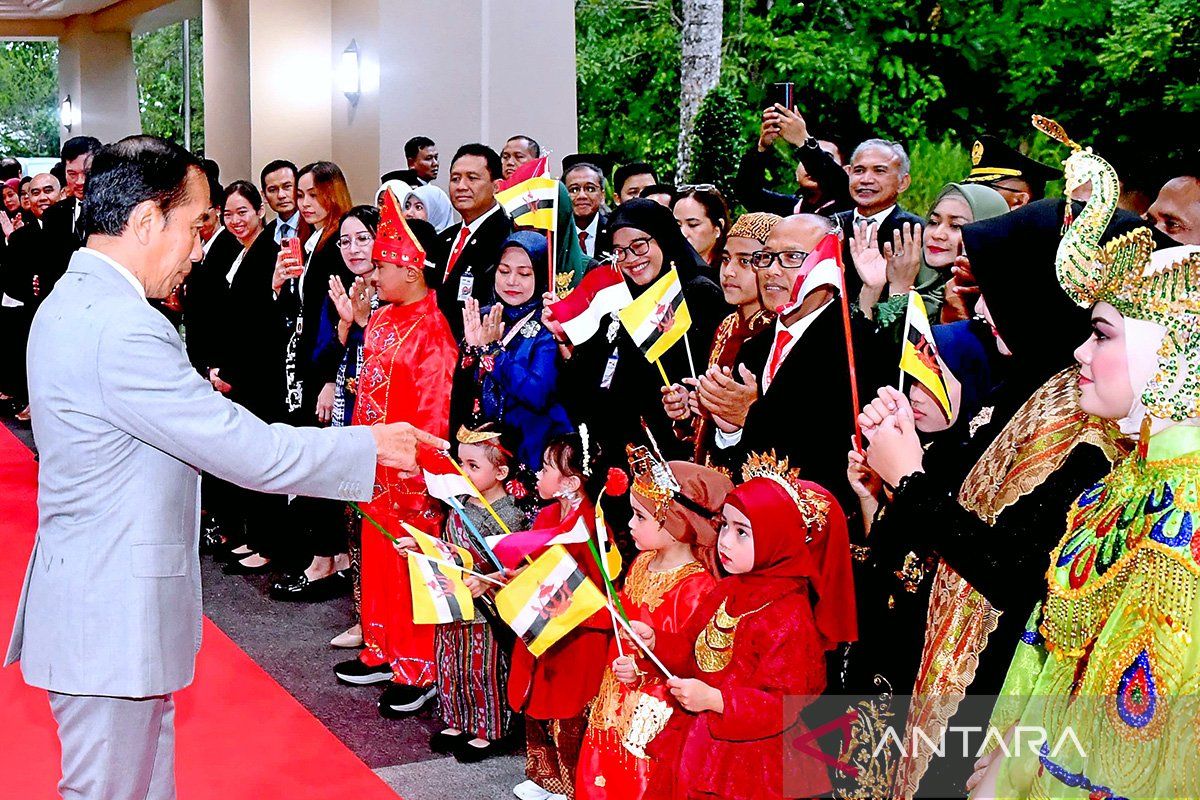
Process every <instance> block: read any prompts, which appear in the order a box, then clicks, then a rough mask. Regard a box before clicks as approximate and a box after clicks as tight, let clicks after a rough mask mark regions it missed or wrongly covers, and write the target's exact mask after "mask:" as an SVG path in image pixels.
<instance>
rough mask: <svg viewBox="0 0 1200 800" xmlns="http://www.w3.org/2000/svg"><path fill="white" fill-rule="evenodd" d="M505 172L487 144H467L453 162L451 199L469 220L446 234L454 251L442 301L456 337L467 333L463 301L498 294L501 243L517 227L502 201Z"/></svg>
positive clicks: (441, 292) (439, 293)
mask: <svg viewBox="0 0 1200 800" xmlns="http://www.w3.org/2000/svg"><path fill="white" fill-rule="evenodd" d="M501 172H502V167H501V166H500V156H499V155H498V154H497V153H496V151H495V150H493V149H492V148H490V147H488V146H487V145H486V144H478V143H476V144H464V145H463V146H462V147H460V148H458V152H457V153H455V154H454V159H453V160H452V161H451V162H450V203H451V205H453V206H454V210H455V211H457V212H458V213H459V214H460V215H461V216H462V219H463V221H462V222H461V223H459V224H458V225H454V226H451V227H449V228H447V229H446V230H445V231H444V232H443V233H442V240H443V241H444V242H445V243H446V244H447V245H449V253H450V255H449V257H448V258H447V260H446V266H445V269H444V270H443V271H442V281H441V285H439V286H438V287H437V301H438V307H439V308H440V309H441V310H442V313H443V314H444V315H445V316H446V321H447V322H449V323H450V330H451V331H453V333H454V338H455V339H461V338H462V333H463V321H462V307H463V302H464V301H465V300H466V299H467V298H468V297H474V298H475V299H476V300H479V301H480V302H481V303H487V302H489V301H490V300H491V299H492V289H493V286H494V285H495V280H496V276H495V269H496V262H497V261H499V260H500V245H502V244H503V243H504V240H505V239H507V238H508V235H509V234H510V233H512V230H513V225H512V220H511V219H509V218H508V215H507V214H505V213H504V209H503V208H501V207H500V204H499V203H498V202H496V191H497V186H498V184H499V183H500V180H501Z"/></svg>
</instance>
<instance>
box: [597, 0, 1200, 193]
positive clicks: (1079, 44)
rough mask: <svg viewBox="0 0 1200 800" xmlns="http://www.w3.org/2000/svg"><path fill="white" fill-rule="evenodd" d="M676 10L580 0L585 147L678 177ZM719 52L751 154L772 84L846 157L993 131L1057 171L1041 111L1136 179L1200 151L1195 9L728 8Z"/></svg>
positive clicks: (761, 3) (778, 3)
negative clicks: (791, 91) (1034, 119)
mask: <svg viewBox="0 0 1200 800" xmlns="http://www.w3.org/2000/svg"><path fill="white" fill-rule="evenodd" d="M679 2H680V0H675V3H674V8H673V7H672V3H671V2H670V0H576V9H577V17H576V20H577V22H576V40H577V47H578V54H579V110H580V148H581V149H583V150H585V151H586V150H593V149H596V150H602V151H607V152H610V153H612V154H613V155H614V156H615V158H616V160H617V161H618V162H620V161H627V160H633V159H636V158H641V157H642V156H645V155H648V156H649V157H650V160H651V161H654V162H655V163H656V165H658V166H662V167H669V165H670V163H671V161H672V153H673V152H674V149H675V143H676V139H677V137H678V130H679V128H678V99H679V42H678V39H679V29H678V24H677V15H678V7H679ZM723 51H724V52H723V72H722V78H721V85H722V87H724V88H725V89H727V90H728V91H729V92H730V94H731V96H732V98H733V105H735V106H736V107H739V108H740V119H741V125H740V128H741V139H740V142H739V147H741V148H744V147H748V146H749V145H750V143H751V142H752V141H753V139H754V137H755V136H756V135H757V130H758V122H759V114H760V112H761V109H762V108H763V106H764V105H765V98H766V89H765V87H766V86H767V85H768V84H770V83H773V82H776V81H782V80H791V81H794V82H795V83H796V99H797V104H798V105H799V107H800V109H801V111H802V113H804V115H805V117H806V119H807V120H808V122H809V124H810V129H811V130H812V132H813V134H814V135H817V136H821V137H831V136H832V137H836V138H838V139H840V141H841V143H842V144H843V149H844V150H847V151H848V150H849V149H851V146H852V144H853V143H854V142H856V141H861V140H862V139H864V138H867V137H868V136H883V137H889V138H895V139H899V140H900V141H903V142H904V143H905V144H906V145H908V146H909V147H910V149H911V150H913V151H920V152H924V151H926V150H928V151H929V152H930V153H933V152H935V151H936V150H937V148H939V147H941V144H931V143H941V142H943V140H949V141H952V142H955V143H957V144H959V145H961V146H963V147H969V146H970V144H971V142H972V140H973V139H974V138H975V137H976V136H977V135H978V134H979V133H982V132H985V131H986V132H989V133H993V134H995V135H997V136H1000V137H1002V138H1005V139H1006V140H1008V141H1010V142H1012V143H1014V144H1020V145H1023V146H1026V147H1029V148H1030V152H1031V155H1033V156H1034V157H1039V158H1041V159H1042V160H1045V161H1049V162H1054V161H1059V160H1061V159H1062V158H1063V157H1064V156H1065V151H1064V149H1063V148H1062V147H1060V146H1058V145H1055V144H1054V143H1053V142H1051V141H1049V140H1048V139H1046V138H1045V137H1042V136H1040V135H1038V134H1036V133H1035V132H1034V131H1033V129H1032V127H1031V126H1030V124H1029V117H1030V115H1031V114H1033V113H1040V114H1044V115H1046V116H1050V117H1054V118H1055V119H1058V120H1059V121H1060V122H1062V123H1063V125H1064V126H1066V128H1067V130H1068V132H1070V134H1071V135H1072V137H1073V138H1075V139H1076V140H1077V141H1081V142H1084V143H1086V144H1090V145H1092V146H1094V147H1095V149H1096V150H1097V151H1098V152H1102V153H1104V154H1105V155H1106V156H1109V157H1111V158H1112V159H1113V160H1114V161H1115V162H1116V163H1117V167H1118V169H1119V170H1121V172H1122V176H1123V177H1128V178H1133V179H1135V180H1136V178H1137V175H1138V173H1139V172H1140V173H1143V174H1147V175H1148V174H1152V173H1153V172H1154V166H1155V165H1154V163H1153V159H1152V156H1158V157H1162V158H1167V157H1177V156H1178V155H1180V154H1181V153H1184V152H1191V151H1194V150H1195V148H1196V144H1195V130H1196V118H1195V113H1196V112H1197V111H1198V110H1200V84H1198V83H1197V81H1196V76H1197V75H1200V3H1197V2H1195V0H1095V2H1089V3H1080V2H1078V0H992V2H987V3H978V2H971V1H970V0H920V1H919V2H911V0H807V2H801V0H726V6H725V36H724V42H723ZM787 156H788V154H787V152H786V151H785V152H784V157H785V160H786V158H787ZM960 163H961V160H960ZM917 164H918V166H917V168H916V169H917V172H916V173H915V174H914V180H915V181H916V182H917V184H918V185H920V186H923V185H925V183H926V182H927V183H928V184H929V185H931V186H932V185H933V184H934V183H935V182H938V181H941V179H942V178H943V177H946V175H944V174H941V173H939V174H938V175H937V176H930V177H929V178H928V180H927V179H926V177H925V176H923V175H922V174H921V170H924V169H927V168H932V164H933V161H932V160H926V159H920V160H917ZM668 171H669V170H668ZM950 177H962V174H958V175H953V176H950ZM938 185H939V186H940V183H939V184H938ZM915 196H916V195H915V194H914V195H913V197H915ZM906 205H908V206H910V207H914V208H916V207H917V204H916V202H915V201H914V199H912V198H908V199H906Z"/></svg>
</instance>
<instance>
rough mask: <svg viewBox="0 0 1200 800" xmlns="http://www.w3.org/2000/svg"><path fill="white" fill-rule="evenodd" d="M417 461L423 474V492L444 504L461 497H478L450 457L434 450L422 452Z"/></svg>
mask: <svg viewBox="0 0 1200 800" xmlns="http://www.w3.org/2000/svg"><path fill="white" fill-rule="evenodd" d="M417 461H418V462H419V463H420V465H421V471H422V472H424V473H425V491H427V492H429V496H430V497H436V498H437V499H438V500H441V501H443V502H446V503H450V502H451V500H453V499H454V498H457V497H461V496H462V495H464V494H465V495H470V496H471V497H479V490H478V489H476V488H475V485H474V484H473V483H471V481H470V480H468V479H467V477H466V476H465V475H463V474H462V472H461V471H460V470H459V469H458V468H457V467H456V466H455V465H454V462H453V461H452V460H451V459H450V456H448V455H446V454H445V453H440V452H437V451H435V450H422V451H421V452H420V453H419V454H418V456H417Z"/></svg>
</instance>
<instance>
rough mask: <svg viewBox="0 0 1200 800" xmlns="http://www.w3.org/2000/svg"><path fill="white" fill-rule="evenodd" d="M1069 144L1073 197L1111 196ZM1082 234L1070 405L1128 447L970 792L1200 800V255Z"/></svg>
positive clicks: (1085, 518)
mask: <svg viewBox="0 0 1200 800" xmlns="http://www.w3.org/2000/svg"><path fill="white" fill-rule="evenodd" d="M1062 140H1063V141H1065V142H1066V143H1068V144H1071V145H1072V147H1073V148H1074V149H1075V153H1074V155H1072V156H1071V158H1070V159H1068V161H1067V186H1068V190H1070V189H1072V188H1073V186H1078V185H1082V184H1083V183H1085V182H1088V181H1095V182H1100V181H1109V182H1111V181H1115V178H1116V176H1115V173H1112V167H1110V166H1109V165H1108V164H1107V163H1105V162H1104V161H1103V160H1102V159H1100V158H1099V157H1097V156H1095V155H1093V154H1091V153H1088V152H1086V151H1083V150H1080V149H1079V148H1078V146H1077V145H1074V143H1072V142H1070V141H1069V140H1067V139H1066V138H1065V136H1063V137H1062ZM1108 213H1109V214H1111V210H1110V211H1109V212H1108ZM1080 221H1082V217H1081V219H1080V220H1076V223H1077V224H1078V223H1079V222H1080ZM1075 227H1076V226H1072V228H1069V229H1068V232H1067V234H1066V236H1064V239H1063V243H1062V246H1061V247H1060V249H1059V256H1058V259H1057V268H1058V274H1059V280H1060V282H1061V283H1062V285H1063V288H1064V289H1065V290H1066V291H1067V293H1068V294H1069V295H1071V296H1072V298H1073V299H1074V300H1075V301H1076V302H1077V303H1079V304H1080V305H1081V306H1091V308H1092V323H1093V335H1092V336H1091V338H1089V339H1088V341H1087V342H1085V343H1084V344H1083V345H1081V346H1080V348H1079V349H1078V350H1077V351H1076V358H1077V360H1078V361H1079V363H1080V365H1081V370H1080V375H1081V377H1080V406H1081V407H1082V408H1083V409H1084V410H1085V411H1087V412H1088V413H1091V414H1095V415H1097V416H1101V417H1106V418H1109V419H1117V420H1119V425H1120V427H1121V429H1122V431H1123V432H1124V433H1125V434H1127V435H1130V436H1133V437H1135V438H1136V439H1137V448H1136V450H1135V452H1134V453H1132V454H1131V455H1130V456H1128V457H1127V458H1125V459H1124V460H1123V461H1121V462H1120V463H1118V464H1117V466H1115V467H1114V469H1113V471H1112V472H1111V473H1110V474H1109V475H1108V476H1107V477H1106V478H1104V479H1103V480H1102V481H1100V482H1099V483H1097V484H1096V485H1095V486H1093V487H1091V488H1090V489H1088V490H1087V491H1085V492H1084V493H1083V494H1081V495H1080V496H1079V498H1078V499H1077V500H1076V502H1075V505H1074V507H1073V508H1072V509H1071V511H1070V512H1069V514H1068V518H1067V532H1066V534H1065V535H1064V537H1063V538H1062V540H1061V541H1060V543H1059V545H1058V547H1056V548H1055V550H1054V551H1053V552H1052V554H1051V557H1050V563H1049V569H1048V570H1047V572H1046V582H1047V593H1046V598H1045V600H1044V601H1043V602H1042V603H1041V604H1040V605H1039V607H1038V608H1037V609H1036V610H1035V611H1034V614H1033V616H1032V618H1031V619H1030V623H1029V625H1028V626H1027V630H1026V632H1025V634H1024V635H1023V636H1022V638H1021V644H1020V645H1019V647H1018V650H1017V653H1016V656H1015V657H1014V659H1013V662H1012V666H1011V667H1010V669H1009V673H1008V677H1007V679H1006V681H1005V685H1004V689H1003V691H1002V696H1001V698H1000V700H999V702H998V703H997V705H996V710H995V712H994V714H993V718H992V726H993V728H994V730H995V731H997V732H1004V735H1005V744H1004V746H1003V747H1001V746H999V745H998V743H997V742H996V741H993V745H995V746H994V747H993V749H992V750H991V752H990V753H989V754H988V755H987V756H985V757H984V758H982V759H980V760H979V762H978V763H977V764H976V770H975V774H974V775H973V776H972V778H971V781H970V782H969V783H968V789H969V790H972V797H974V798H1000V797H1005V798H1007V797H1022V798H1024V797H1030V798H1110V797H1111V798H1133V797H1146V798H1149V797H1156V798H1168V797H1169V798H1184V797H1200V732H1198V729H1200V703H1198V701H1200V532H1197V531H1196V528H1197V526H1200V248H1197V247H1174V248H1170V249H1167V250H1160V251H1158V252H1156V253H1153V252H1152V251H1153V242H1152V239H1151V236H1150V234H1149V231H1146V230H1138V231H1134V232H1133V233H1131V234H1127V235H1126V236H1123V237H1120V238H1119V239H1116V240H1114V241H1112V242H1110V243H1108V244H1107V245H1106V246H1105V247H1104V248H1103V250H1101V249H1100V248H1099V247H1098V245H1094V244H1091V243H1090V242H1089V232H1088V231H1087V230H1075V229H1074V228H1075ZM1043 731H1044V737H1045V740H1044V741H1041V738H1042V732H1043ZM997 738H998V737H997Z"/></svg>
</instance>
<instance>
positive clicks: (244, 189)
mask: <svg viewBox="0 0 1200 800" xmlns="http://www.w3.org/2000/svg"><path fill="white" fill-rule="evenodd" d="M235 194H236V195H239V196H241V197H243V198H245V200H246V202H247V203H249V204H250V207H251V208H253V209H254V210H255V211H262V207H263V199H262V195H261V194H259V193H258V187H256V186H255V185H254V184H253V183H251V182H250V181H234V182H233V183H231V184H229V185H228V186H226V187H225V199H224V202H222V203H221V207H222V208H224V207H225V203H227V202H229V198H230V197H233V196H234V195H235Z"/></svg>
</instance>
